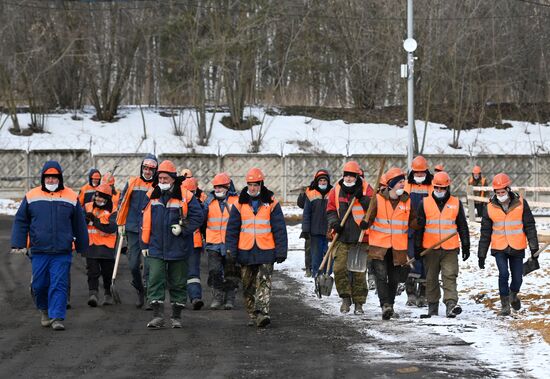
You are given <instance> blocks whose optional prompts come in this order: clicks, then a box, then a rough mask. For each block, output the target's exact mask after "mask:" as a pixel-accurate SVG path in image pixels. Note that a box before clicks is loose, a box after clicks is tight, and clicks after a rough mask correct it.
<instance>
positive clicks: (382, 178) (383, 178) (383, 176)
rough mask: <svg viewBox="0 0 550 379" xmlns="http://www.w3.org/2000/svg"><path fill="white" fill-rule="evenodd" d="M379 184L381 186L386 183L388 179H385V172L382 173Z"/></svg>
mask: <svg viewBox="0 0 550 379" xmlns="http://www.w3.org/2000/svg"><path fill="white" fill-rule="evenodd" d="M380 185H381V186H387V185H388V179H386V174H382V176H381V177H380Z"/></svg>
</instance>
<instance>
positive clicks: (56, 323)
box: [52, 318, 65, 330]
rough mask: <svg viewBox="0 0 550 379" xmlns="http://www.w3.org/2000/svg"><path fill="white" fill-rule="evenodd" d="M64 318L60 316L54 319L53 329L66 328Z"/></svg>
mask: <svg viewBox="0 0 550 379" xmlns="http://www.w3.org/2000/svg"><path fill="white" fill-rule="evenodd" d="M62 321H63V320H61V319H60V318H55V319H53V320H52V329H53V330H65V325H63V322H62Z"/></svg>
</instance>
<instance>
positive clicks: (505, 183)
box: [493, 173, 512, 190]
mask: <svg viewBox="0 0 550 379" xmlns="http://www.w3.org/2000/svg"><path fill="white" fill-rule="evenodd" d="M511 184H512V181H511V180H510V177H509V176H508V175H506V174H504V173H500V174H497V175H495V177H494V178H493V189H494V190H499V189H504V188H506V187H510V185H511Z"/></svg>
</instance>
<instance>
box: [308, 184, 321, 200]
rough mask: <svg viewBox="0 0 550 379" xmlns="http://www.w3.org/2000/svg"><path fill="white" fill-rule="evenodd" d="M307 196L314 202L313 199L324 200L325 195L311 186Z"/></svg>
mask: <svg viewBox="0 0 550 379" xmlns="http://www.w3.org/2000/svg"><path fill="white" fill-rule="evenodd" d="M306 196H307V198H308V200H309V202H312V201H313V200H323V195H321V192H319V191H317V190H316V189H310V188H309V187H308V188H307V189H306Z"/></svg>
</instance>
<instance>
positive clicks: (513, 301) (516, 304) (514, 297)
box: [510, 291, 521, 311]
mask: <svg viewBox="0 0 550 379" xmlns="http://www.w3.org/2000/svg"><path fill="white" fill-rule="evenodd" d="M510 305H512V308H513V309H514V311H519V310H520V309H521V300H520V299H519V297H518V293H517V292H514V291H512V292H510Z"/></svg>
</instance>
